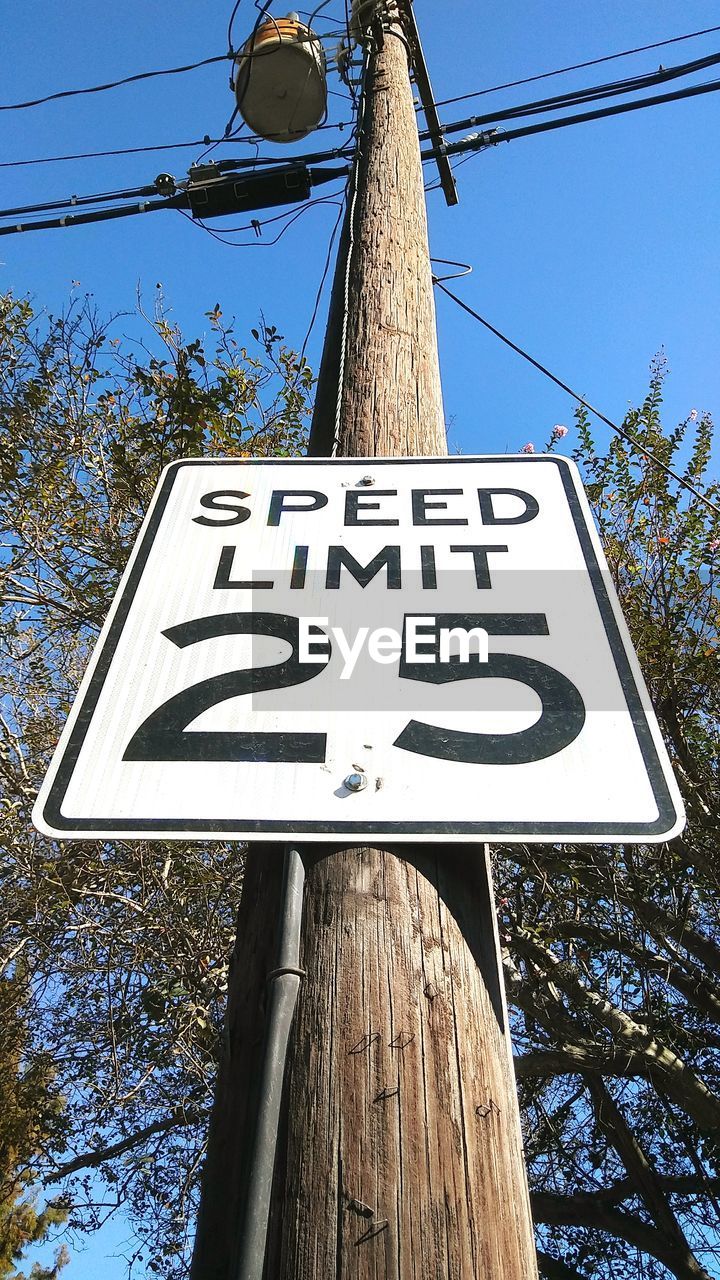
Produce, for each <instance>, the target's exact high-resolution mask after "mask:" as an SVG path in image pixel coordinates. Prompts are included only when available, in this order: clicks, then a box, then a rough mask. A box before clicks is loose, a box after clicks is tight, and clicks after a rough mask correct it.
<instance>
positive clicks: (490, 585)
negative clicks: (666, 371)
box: [34, 455, 684, 842]
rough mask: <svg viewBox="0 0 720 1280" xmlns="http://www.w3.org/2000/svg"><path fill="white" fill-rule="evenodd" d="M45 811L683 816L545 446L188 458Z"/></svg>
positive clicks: (465, 821)
mask: <svg viewBox="0 0 720 1280" xmlns="http://www.w3.org/2000/svg"><path fill="white" fill-rule="evenodd" d="M34 819H35V823H36V825H37V826H38V828H39V829H40V830H41V831H42V832H44V833H45V834H48V835H51V836H55V837H59V838H65V839H66V838H69V837H77V838H85V839H87V838H92V839H106V838H125V837H140V838H145V839H147V838H152V837H156V838H158V839H163V840H165V839H168V838H173V837H174V838H178V839H180V838H182V839H187V838H197V839H205V838H209V839H212V838H219V839H228V838H232V839H253V840H258V839H260V840H262V839H267V840H269V839H275V840H277V839H278V838H282V837H283V836H292V837H293V838H307V839H313V840H332V841H335V842H337V841H338V840H339V839H342V840H345V839H351V840H358V839H362V840H364V839H366V838H370V837H372V839H373V840H374V841H377V840H379V839H381V840H387V841H402V840H410V839H413V840H418V839H420V840H423V841H427V840H436V841H449V840H458V841H460V840H464V841H467V840H472V839H478V840H518V841H544V842H548V841H591V842H597V841H600V840H612V841H616V842H620V841H660V840H666V839H669V838H670V837H671V836H673V835H675V834H677V833H678V831H680V830H681V829H682V826H683V824H684V815H683V810H682V803H681V801H680V797H679V794H678V790H677V787H676V785H675V782H674V779H673V776H672V772H671V769H670V764H669V761H668V759H667V756H666V753H665V749H664V746H663V743H662V739H661V735H660V731H659V728H658V725H657V723H656V720H655V717H654V714H653V711H652V707H651V705H650V702H649V699H648V695H647V692H646V690H645V686H644V684H643V679H642V675H641V673H640V670H639V667H638V663H637V660H636V657H635V655H634V653H633V649H632V645H631V643H630V639H629V636H628V633H627V629H626V627H625V623H624V621H623V618H622V614H621V611H620V607H619V604H618V601H617V598H616V596H615V593H614V590H613V587H612V583H611V581H610V575H609V572H608V569H607V565H606V563H605V560H604V558H603V554H602V549H601V546H600V542H599V539H598V536H597V533H596V531H595V528H594V525H593V522H592V517H591V515H590V511H589V508H588V506H587V502H586V500H585V496H584V493H583V489H582V485H581V483H580V480H579V476H578V474H577V471H576V468H575V466H574V464H573V463H571V462H569V461H568V460H567V459H565V458H559V457H555V456H546V457H544V456H539V455H535V456H531V457H528V456H523V457H519V458H518V457H476V458H475V457H473V458H443V459H426V458H408V459H402V460H396V459H385V458H380V459H359V460H358V459H332V460H328V461H320V460H315V459H297V460H285V459H271V460H262V461H261V460H258V461H254V460H247V461H246V460H239V459H238V460H235V459H229V460H225V459H218V460H202V461H193V460H188V461H181V462H176V463H173V464H172V465H171V466H170V467H168V468H167V469H166V471H165V472H164V473H163V475H162V477H161V480H160V483H159V486H158V489H157V492H156V494H155V497H154V499H153V502H152V506H151V508H150V510H149V512H148V515H147V518H146V520H145V523H144V525H143V527H142V529H141V531H140V535H139V537H138V541H137V545H136V546H135V549H134V551H133V554H132V556H131V559H130V562H129V564H128V567H127V570H126V572H125V575H124V577H123V579H122V582H121V584H120V588H119V590H118V593H117V596H116V598H115V601H114V603H113V605H112V608H111V610H110V613H109V615H108V619H107V622H106V623H105V626H104V628H103V631H102V633H101V636H100V639H99V641H98V644H97V648H96V650H95V653H94V656H93V658H92V661H91V663H90V666H89V669H88V671H87V674H86V676H85V679H84V681H83V683H82V687H81V689H80V692H79V694H78V697H77V700H76V702H75V705H74V707H73V709H72V712H71V714H70V717H69V719H68V723H67V726H66V728H65V731H64V733H63V735H62V738H61V741H60V744H59V746H58V749H57V752H56V754H55V757H54V759H53V762H52V766H51V768H50V771H49V774H48V777H47V779H46V780H45V782H44V784H43V787H42V789H41V792H40V796H39V798H38V801H37V804H36V807H35V813H34Z"/></svg>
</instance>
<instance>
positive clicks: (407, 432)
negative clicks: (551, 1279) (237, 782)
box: [192, 22, 537, 1280]
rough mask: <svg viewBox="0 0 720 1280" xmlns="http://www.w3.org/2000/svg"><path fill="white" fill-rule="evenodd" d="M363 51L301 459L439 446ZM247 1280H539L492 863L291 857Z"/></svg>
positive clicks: (405, 101)
mask: <svg viewBox="0 0 720 1280" xmlns="http://www.w3.org/2000/svg"><path fill="white" fill-rule="evenodd" d="M384 25H385V30H384V31H383V32H382V33H380V31H379V29H378V28H376V37H377V36H381V39H380V40H378V42H377V44H376V45H375V47H374V48H373V49H371V50H370V52H369V60H368V67H367V72H366V78H365V92H364V95H363V97H364V105H363V108H362V119H361V135H360V161H359V166H358V169H357V172H356V174H355V175H354V177H353V179H351V189H350V199H349V206H348V215H347V219H346V225H345V231H344V237H343V244H342V245H341V251H340V254H339V260H338V267H337V274H336V279H335V285H334V289H333V298H332V302H331V313H330V319H329V325H328V334H327V340H326V347H325V354H324V357H323V364H322V369H321V377H320V383H319V387H318V396H317V404H316V411H315V417H314V420H313V428H312V437H311V452H312V453H313V454H315V455H316V456H329V455H330V454H334V455H336V456H349V457H358V456H360V457H364V456H367V457H373V456H383V457H406V456H415V455H426V456H437V455H442V454H444V453H445V452H446V441H445V429H444V420H443V410H442V398H441V389H440V375H439V368H438V357H437V340H436V332H435V312H434V301H433V286H432V276H431V271H430V261H429V251H428V239H427V222H426V211H425V198H424V190H423V176H422V167H421V163H420V152H419V143H418V133H417V122H416V115H415V110H414V106H413V97H412V91H411V86H410V79H409V68H408V51H407V42H406V39H405V32H404V30H403V28H402V25H401V24H400V23H398V22H396V23H395V24H394V25H392V24H388V23H385V24H384ZM300 849H301V853H302V858H303V862H304V863H305V869H306V888H305V915H304V922H303V929H302V947H301V962H300V963H301V965H302V966H303V968H304V970H305V973H306V976H305V978H304V979H303V982H302V986H301V990H300V997H299V1002H298V1008H297V1014H296V1018H295V1023H294V1027H293V1033H292V1041H291V1048H290V1054H289V1061H288V1065H287V1072H286V1084H285V1099H284V1106H283V1121H282V1126H281V1134H280V1144H279V1148H278V1158H277V1162H276V1169H275V1183H274V1190H273V1206H272V1211H271V1217H270V1229H269V1237H268V1252H267V1260H266V1268H265V1276H266V1280H330V1278H331V1277H332V1278H333V1280H533V1277H536V1276H537V1269H536V1261H535V1248H534V1243H533V1233H532V1223H531V1217H530V1208H529V1198H528V1192H527V1185H526V1177H525V1170H524V1164H523V1155H522V1142H521V1135H520V1124H519V1114H518V1106H517V1098H516V1092H515V1081H514V1075H513V1069H512V1061H511V1048H510V1042H509V1034H508V1023H507V1012H506V1008H505V1001H504V996H503V988H502V974H501V966H500V957H499V946H498V938H497V930H496V925H495V911H494V904H493V898H492V889H491V882H490V872H489V866H488V859H487V850H486V849H485V848H484V847H483V846H482V845H479V844H476V845H472V846H462V847H459V846H457V845H455V846H452V847H443V846H441V845H402V846H398V847H396V848H394V849H389V848H388V849H376V848H367V847H363V848H335V847H333V846H328V845H302V846H300ZM280 862H281V851H280V850H279V849H278V848H277V847H274V848H273V847H270V846H267V845H266V846H260V847H258V846H256V847H254V848H253V849H251V850H250V852H249V854H248V863H247V874H246V882H245V886H244V890H243V898H242V904H241V908H240V918H239V921H238V936H237V944H236V950H235V959H234V968H233V975H232V980H231V991H230V1001H229V1019H228V1042H227V1045H226V1050H225V1054H224V1059H223V1063H222V1067H221V1072H220V1080H219V1085H218V1092H217V1097H216V1103H215V1110H214V1114H213V1122H212V1125H211V1134H210V1144H209V1152H208V1159H207V1164H206V1169H205V1175H204V1186H203V1200H202V1206H201V1212H200V1219H199V1227H198V1235H197V1241H196V1249H195V1257H194V1263H193V1273H192V1274H193V1280H236V1270H235V1269H234V1268H236V1259H237V1241H236V1236H237V1230H238V1225H239V1217H240V1206H241V1201H242V1194H243V1185H244V1178H245V1176H246V1170H245V1169H244V1163H243V1162H244V1159H246V1153H247V1148H248V1143H249V1140H250V1135H251V1133H252V1126H253V1118H254V1114H255V1110H256V1099H255V1098H254V1096H253V1080H254V1078H255V1074H256V1069H257V1067H256V1064H257V1058H258V1054H259V1053H260V1051H261V1048H262V1036H263V1013H264V1003H263V1002H264V982H263V979H264V976H265V975H266V974H267V973H268V972H269V971H270V970H272V968H273V965H274V937H273V929H272V924H271V923H269V922H274V920H275V919H276V917H277V911H278V906H277V903H278V895H279V884H280Z"/></svg>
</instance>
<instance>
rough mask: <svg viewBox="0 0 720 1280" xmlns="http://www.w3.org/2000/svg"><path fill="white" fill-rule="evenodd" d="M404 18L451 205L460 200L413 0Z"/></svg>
mask: <svg viewBox="0 0 720 1280" xmlns="http://www.w3.org/2000/svg"><path fill="white" fill-rule="evenodd" d="M402 13H403V20H404V22H405V29H406V31H407V33H408V40H409V44H410V49H411V52H412V58H413V72H414V76H415V83H416V85H417V87H418V92H419V94H420V101H421V103H422V109H423V112H424V114H425V120H426V121H427V127H428V131H429V133H430V135H431V137H432V138H433V140H434V146H433V156H434V159H435V161H436V163H437V167H438V174H439V176H440V185H441V187H442V189H443V192H444V194H445V200H446V201H447V203H448V204H449V205H451V206H452V205H455V204H457V203H458V201H459V196H458V190H457V183H456V182H455V176H454V174H453V171H452V167H451V164H450V161H449V160H448V158H447V156H446V155H445V154H444V148H445V142H444V137H443V134H444V130H443V126H442V124H441V123H440V117H439V115H438V112H437V107H436V106H435V97H434V95H433V91H432V85H431V84H430V76H429V75H428V69H427V63H426V62H425V55H424V53H423V48H422V44H421V43H420V33H419V31H418V28H417V23H416V21H415V12H414V10H413V6H412V0H403V5H402Z"/></svg>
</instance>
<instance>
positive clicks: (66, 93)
mask: <svg viewBox="0 0 720 1280" xmlns="http://www.w3.org/2000/svg"><path fill="white" fill-rule="evenodd" d="M334 34H335V33H334V32H332V31H328V32H325V33H324V34H323V39H329V38H330V37H331V36H332V35H334ZM338 34H340V33H339V32H338ZM316 39H317V37H316V36H299V37H298V40H297V43H298V44H303V43H305V44H309V43H311V42H312V41H314V40H316ZM235 56H236V55H235V51H234V50H232V49H231V50H229V51H228V52H227V53H218V54H216V55H215V57H213V58H203V59H201V61H200V62H188V63H185V64H184V65H183V66H181V67H163V68H161V69H160V70H159V71H140V72H138V73H137V74H136V75H132V76H123V77H122V79H120V80H109V81H107V83H105V84H93V85H88V86H86V87H84V88H82V89H61V90H59V91H58V92H57V93H48V94H45V96H44V97H42V98H30V99H28V101H27V102H8V103H2V104H0V111H27V110H28V108H30V107H42V106H45V104H46V103H47V102H58V101H59V100H60V99H62V98H80V97H83V96H84V95H85V94H88V93H106V92H107V91H108V90H109V89H120V88H122V87H123V85H126V84H138V83H139V82H140V81H141V80H154V79H156V78H157V77H158V76H178V75H184V74H185V72H187V71H197V69H198V68H199V67H209V66H212V64H213V63H217V62H228V61H232V60H233V59H234V58H235ZM244 56H245V57H246V58H263V57H266V56H267V51H264V52H257V53H252V52H251V53H248V54H245V55H244Z"/></svg>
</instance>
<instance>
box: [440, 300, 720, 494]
mask: <svg viewBox="0 0 720 1280" xmlns="http://www.w3.org/2000/svg"><path fill="white" fill-rule="evenodd" d="M433 280H434V283H435V285H436V286H437V288H438V289H441V290H442V292H443V293H446V294H447V296H448V298H452V300H453V302H455V303H457V305H458V306H459V307H461V308H462V310H463V311H466V312H467V314H468V315H469V316H472V317H473V319H474V320H477V321H478V322H479V323H480V324H481V325H484V326H485V328H486V329H488V330H489V331H490V333H492V334H494V335H495V337H496V338H499V339H500V341H501V342H504V343H505V345H506V346H507V347H510V349H511V351H515V352H516V353H517V355H519V356H522V358H523V360H527V362H528V364H531V365H532V366H533V368H535V369H537V370H538V371H539V372H540V373H543V374H544V375H545V377H546V378H549V379H550V381H551V382H554V383H555V386H557V387H560V389H561V390H562V391H566V392H567V394H568V395H569V396H572V398H573V400H576V401H577V403H578V404H580V405H582V406H583V408H584V409H587V410H588V412H589V413H592V414H593V415H594V416H595V417H596V418H599V419H600V421H601V422H604V423H605V426H606V427H610V429H611V431H614V432H616V434H617V435H619V436H620V437H621V438H622V439H623V440H625V441H626V442H627V443H628V444H631V445H632V446H633V448H634V449H637V450H638V453H641V454H642V455H643V457H645V458H647V460H648V462H651V463H652V464H653V466H654V467H657V468H658V469H659V470H660V471H664V472H665V474H666V475H668V476H670V477H671V478H672V479H673V480H675V481H677V483H678V484H679V485H680V486H681V487H682V488H683V489H687V491H688V492H689V493H691V494H692V495H693V497H695V498H697V499H698V501H699V502H702V503H703V504H704V505H705V506H706V507H709V508H710V510H711V511H712V512H714V514H715V515H720V507H718V506H717V505H716V504H715V503H714V502H711V501H710V499H709V498H706V497H705V495H704V494H702V493H700V490H699V489H696V488H695V486H694V485H692V484H690V482H689V480H686V479H685V478H684V477H683V476H681V475H678V473H677V471H673V469H672V467H668V466H667V464H666V463H664V462H662V461H661V459H660V458H658V457H656V455H655V454H654V453H652V452H651V451H650V450H649V449H646V448H645V445H644V444H641V442H640V441H639V440H638V439H637V437H636V436H634V435H632V434H631V433H630V432H629V431H626V430H625V428H624V427H619V426H618V424H617V423H616V422H613V421H612V419H611V418H608V417H607V416H606V415H605V414H604V413H601V412H600V410H599V409H596V408H595V407H594V405H592V404H590V402H589V400H586V399H585V397H584V396H581V395H580V394H579V393H578V392H577V391H573V389H572V387H569V386H568V384H567V382H563V380H562V378H558V377H557V376H556V374H554V373H551V372H550V370H549V369H547V368H546V367H545V365H544V364H541V363H540V361H539V360H536V359H535V358H534V356H531V355H530V354H529V352H527V351H524V350H523V348H522V347H519V346H518V345H517V343H516V342H513V341H512V339H511V338H508V337H507V336H506V334H504V333H501V332H500V330H499V329H496V328H495V326H494V325H492V324H490V321H489V320H486V319H485V318H484V317H483V316H481V315H480V313H479V312H478V311H475V310H474V309H473V308H472V307H470V306H468V304H467V302H463V300H462V298H458V296H457V294H455V293H453V292H452V291H451V290H450V289H448V288H446V286H445V285H444V284H443V283H442V281H441V280H438V278H437V277H436V276H433Z"/></svg>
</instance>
